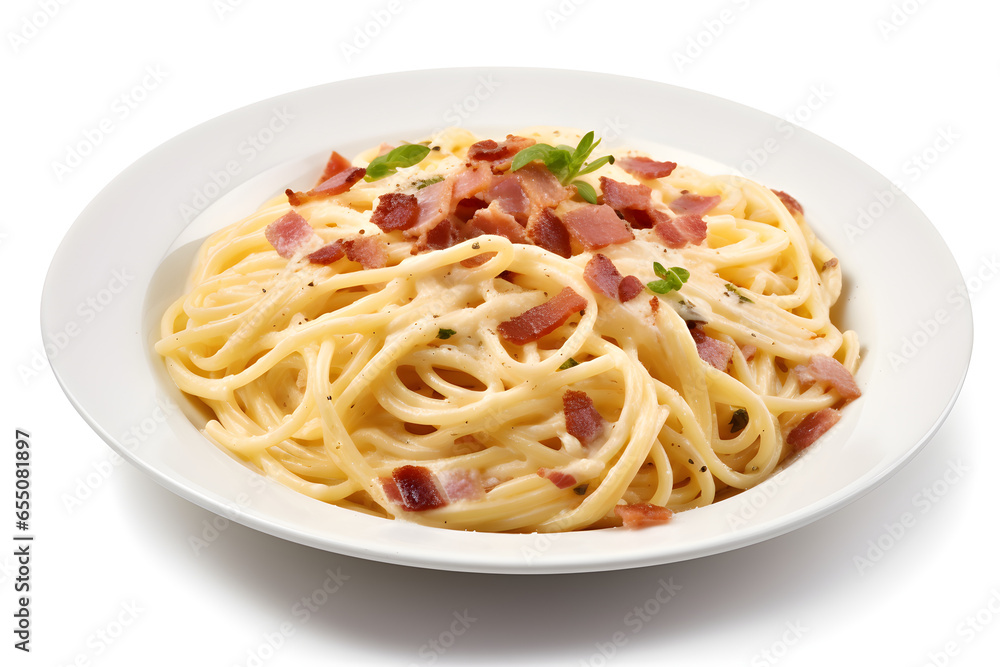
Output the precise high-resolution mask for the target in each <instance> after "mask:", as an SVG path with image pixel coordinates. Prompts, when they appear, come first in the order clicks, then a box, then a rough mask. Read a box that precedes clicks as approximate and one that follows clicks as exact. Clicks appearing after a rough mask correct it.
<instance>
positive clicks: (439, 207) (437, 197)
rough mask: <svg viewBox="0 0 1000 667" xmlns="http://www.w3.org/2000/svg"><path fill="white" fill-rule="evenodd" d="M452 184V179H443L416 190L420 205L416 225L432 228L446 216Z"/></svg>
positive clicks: (449, 206)
mask: <svg viewBox="0 0 1000 667" xmlns="http://www.w3.org/2000/svg"><path fill="white" fill-rule="evenodd" d="M454 186H455V183H454V181H452V180H450V179H445V180H443V181H438V182H437V183H432V184H430V185H428V186H427V187H426V188H421V189H420V190H418V191H417V195H416V197H417V203H418V204H419V205H420V217H419V218H418V219H417V226H419V227H422V228H426V229H432V228H433V227H434V225H436V224H437V223H439V222H441V221H442V220H444V219H445V218H446V217H447V216H448V211H449V210H450V208H451V195H452V192H453V189H454Z"/></svg>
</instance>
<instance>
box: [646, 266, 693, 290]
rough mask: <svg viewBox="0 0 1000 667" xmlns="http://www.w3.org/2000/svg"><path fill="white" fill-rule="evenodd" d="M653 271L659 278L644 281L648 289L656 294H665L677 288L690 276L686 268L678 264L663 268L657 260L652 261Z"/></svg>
mask: <svg viewBox="0 0 1000 667" xmlns="http://www.w3.org/2000/svg"><path fill="white" fill-rule="evenodd" d="M653 273H655V274H656V275H657V276H658V277H659V278H660V280H654V281H653V282H651V283H646V287H648V288H649V291H651V292H654V293H656V294H666V293H668V292H672V291H674V290H679V289H680V288H681V286H682V285H683V284H684V283H686V282H687V280H688V278H690V277H691V273H690V272H689V271H688V270H687V269H684V268H681V267H679V266H674V267H671V268H670V269H665V268H663V265H662V264H660V263H659V262H653Z"/></svg>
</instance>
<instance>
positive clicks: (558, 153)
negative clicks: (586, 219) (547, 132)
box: [510, 132, 615, 204]
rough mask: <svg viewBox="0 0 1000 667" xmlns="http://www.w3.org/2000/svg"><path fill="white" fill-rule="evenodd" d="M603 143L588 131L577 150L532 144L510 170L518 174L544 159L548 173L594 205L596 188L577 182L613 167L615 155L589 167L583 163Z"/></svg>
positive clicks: (595, 161)
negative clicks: (602, 169)
mask: <svg viewBox="0 0 1000 667" xmlns="http://www.w3.org/2000/svg"><path fill="white" fill-rule="evenodd" d="M599 143H601V140H600V139H598V140H597V141H594V133H593V132H588V133H587V134H585V135H583V138H582V139H580V143H579V144H577V146H576V148H573V147H572V146H566V145H565V144H560V145H558V146H550V145H548V144H533V145H531V146H528V147H527V148H524V149H522V150H520V151H518V153H517V155H515V156H514V160H513V162H511V165H510V170H511V171H517V170H518V169H520V168H521V167H523V166H524V165H526V164H528V163H529V162H534V161H535V160H541V161H542V162H543V163H544V164H545V166H546V167H548V169H549V171H551V172H552V173H553V174H554V175H555V177H556V178H558V179H559V182H560V183H562V184H563V185H574V186H576V192H577V194H579V195H580V196H581V197H583V199H585V200H586V201H588V202H590V203H591V204H596V203H597V192H596V191H595V190H594V187H593V186H592V185H590V183H587V182H585V181H578V180H574V179H576V177H577V176H583V175H584V174H589V173H590V172H592V171H594V170H595V169H600V168H601V167H603V166H604V165H606V164H614V163H615V158H614V156H612V155H605V156H603V157H599V158H597V159H596V160H594V161H593V162H591V163H589V164H584V163H585V162H586V161H587V158H588V157H590V154H591V153H592V152H593V151H594V149H595V148H597V144H599Z"/></svg>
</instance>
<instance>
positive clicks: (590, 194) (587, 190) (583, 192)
mask: <svg viewBox="0 0 1000 667" xmlns="http://www.w3.org/2000/svg"><path fill="white" fill-rule="evenodd" d="M573 185H575V186H576V193H577V194H578V195H580V196H581V197H582V198H583V199H584V200H585V201H588V202H590V203H591V204H596V203H597V191H596V190H594V186H593V185H591V184H590V183H587V182H585V181H573Z"/></svg>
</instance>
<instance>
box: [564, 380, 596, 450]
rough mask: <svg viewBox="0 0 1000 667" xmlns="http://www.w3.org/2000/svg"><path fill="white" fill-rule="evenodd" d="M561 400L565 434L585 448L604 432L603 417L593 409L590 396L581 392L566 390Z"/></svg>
mask: <svg viewBox="0 0 1000 667" xmlns="http://www.w3.org/2000/svg"><path fill="white" fill-rule="evenodd" d="M562 400H563V414H564V415H566V432H567V433H569V434H570V435H571V436H573V437H574V438H576V439H577V440H579V441H580V442H581V443H583V445H585V446H586V445H589V444H590V443H592V442H593V441H594V440H596V439H597V438H598V436H600V435H601V433H603V432H604V417H602V416H601V413H600V412H598V411H597V408H595V407H594V401H593V400H592V399H591V398H590V396H587V394H585V393H584V392H582V391H574V390H572V389H568V390H566V393H565V394H563V399H562Z"/></svg>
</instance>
